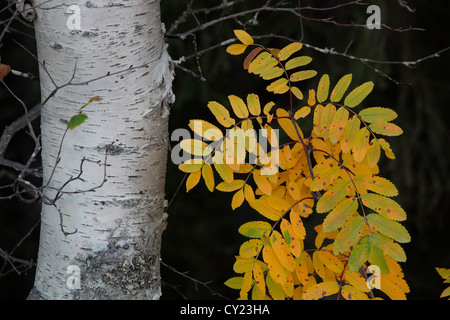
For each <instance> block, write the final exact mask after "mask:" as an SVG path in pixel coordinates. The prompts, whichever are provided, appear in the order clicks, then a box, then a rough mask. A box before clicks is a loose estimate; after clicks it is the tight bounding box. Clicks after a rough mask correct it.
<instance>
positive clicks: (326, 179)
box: [310, 164, 341, 191]
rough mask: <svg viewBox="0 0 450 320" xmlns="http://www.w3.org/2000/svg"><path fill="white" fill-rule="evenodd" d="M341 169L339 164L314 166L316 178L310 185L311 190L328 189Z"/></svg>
mask: <svg viewBox="0 0 450 320" xmlns="http://www.w3.org/2000/svg"><path fill="white" fill-rule="evenodd" d="M340 169H341V168H340V167H339V166H337V165H331V166H330V165H328V164H326V165H321V164H317V165H316V166H315V167H314V168H313V173H314V180H313V181H312V182H311V185H310V189H311V191H319V190H324V189H328V186H329V185H330V184H331V183H333V182H334V180H335V179H336V178H337V177H338V176H339V174H340Z"/></svg>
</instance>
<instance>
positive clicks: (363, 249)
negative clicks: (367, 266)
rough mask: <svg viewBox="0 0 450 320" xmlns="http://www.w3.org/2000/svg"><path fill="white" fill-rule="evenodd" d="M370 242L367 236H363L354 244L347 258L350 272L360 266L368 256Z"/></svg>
mask: <svg viewBox="0 0 450 320" xmlns="http://www.w3.org/2000/svg"><path fill="white" fill-rule="evenodd" d="M371 247H372V242H371V240H370V238H369V237H368V236H366V237H363V238H362V239H361V240H360V241H359V242H358V244H356V245H355V246H354V248H353V250H352V252H351V254H350V258H349V259H348V268H349V270H350V272H355V271H357V270H359V268H361V266H362V265H363V263H365V262H366V261H367V260H368V259H369V257H370V250H371Z"/></svg>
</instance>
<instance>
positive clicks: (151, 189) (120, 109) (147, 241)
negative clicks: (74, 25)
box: [29, 0, 174, 299]
mask: <svg viewBox="0 0 450 320" xmlns="http://www.w3.org/2000/svg"><path fill="white" fill-rule="evenodd" d="M73 4H76V5H78V6H79V8H80V13H81V19H80V27H81V30H70V29H69V28H67V26H66V21H67V19H68V17H69V15H70V14H68V13H67V12H66V10H67V8H68V6H69V5H73ZM33 6H34V8H35V12H36V20H35V29H36V40H37V46H38V48H37V49H38V59H39V62H40V63H41V66H40V79H41V95H42V101H43V105H42V115H41V131H42V161H43V179H44V185H45V184H47V183H48V187H47V188H46V189H45V190H44V196H45V198H48V199H52V198H54V196H55V194H56V192H57V191H58V190H60V189H61V187H62V186H63V185H64V184H65V182H67V181H68V179H70V178H71V177H74V176H77V175H78V174H79V172H80V163H82V161H83V159H89V162H85V163H83V167H82V169H83V175H82V178H83V179H82V180H81V179H77V180H74V181H72V182H70V183H69V184H67V185H65V186H64V189H63V191H66V192H72V193H64V194H63V195H62V197H61V198H60V199H58V200H57V201H56V203H55V206H53V205H46V204H43V206H42V213H41V235H40V246H39V255H38V262H37V270H36V278H35V284H34V287H33V289H32V291H31V293H30V295H29V299H158V298H159V297H160V295H161V289H160V270H159V260H160V259H159V257H160V247H161V234H162V232H163V230H164V228H165V223H166V222H165V221H166V218H167V216H166V214H165V213H164V208H163V203H164V185H165V173H166V162H167V152H168V143H169V140H168V110H169V106H170V104H171V103H173V100H174V96H173V94H172V91H171V86H172V79H173V70H172V68H171V63H170V58H169V56H168V54H167V51H166V45H165V44H164V38H163V26H162V24H161V20H160V3H159V0H158V1H144V0H133V1H126V0H114V1H110V0H99V1H95V3H93V2H90V1H80V0H79V1H71V2H70V3H66V2H65V1H64V0H55V1H47V0H36V1H33ZM55 84H56V87H55ZM55 89H56V90H55ZM94 96H100V97H101V98H102V100H101V101H98V102H94V103H91V104H89V105H88V106H87V107H86V108H84V109H83V113H85V114H86V115H87V116H88V119H87V120H86V122H85V123H83V124H82V125H80V126H79V127H76V128H75V129H74V130H69V131H68V132H67V133H66V135H65V138H64V141H63V143H62V144H61V141H62V137H63V134H64V131H65V129H66V123H67V121H68V120H69V119H70V118H71V116H73V115H75V114H76V113H77V110H78V109H79V108H80V107H81V106H83V105H84V104H85V103H86V102H87V101H88V100H89V99H90V98H92V97H94ZM48 97H50V98H49V99H48ZM47 99H48V100H47ZM44 102H45V103H44ZM59 148H61V153H60V160H59V162H58V163H57V166H56V170H54V166H55V164H56V162H57V155H58V151H59ZM105 152H107V164H106V165H107V167H106V175H107V176H106V178H107V181H106V182H105V183H104V184H103V185H102V187H101V188H98V189H95V192H79V191H82V190H89V189H92V188H94V187H95V186H97V185H99V184H100V183H101V182H102V181H103V178H104V176H103V175H104V163H103V162H104V159H105ZM96 162H98V163H96ZM53 171H54V173H53V174H52V172H53ZM61 222H62V225H63V228H64V230H66V231H67V232H68V233H72V232H73V233H72V234H67V235H65V234H64V233H63V232H62V231H61V227H60V223H61ZM70 265H75V266H77V267H79V268H80V275H81V279H80V284H81V288H80V289H71V288H69V287H70V286H68V285H67V280H68V277H69V276H70V275H71V274H70V273H67V268H68V267H69V266H70Z"/></svg>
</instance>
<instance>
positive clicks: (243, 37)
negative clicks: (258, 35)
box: [233, 29, 253, 46]
mask: <svg viewBox="0 0 450 320" xmlns="http://www.w3.org/2000/svg"><path fill="white" fill-rule="evenodd" d="M233 32H234V34H235V36H236V37H237V38H238V39H239V41H241V42H242V43H243V44H245V45H246V46H249V45H251V44H253V38H252V37H251V36H250V35H249V34H248V33H247V32H246V31H244V30H238V29H235V30H233Z"/></svg>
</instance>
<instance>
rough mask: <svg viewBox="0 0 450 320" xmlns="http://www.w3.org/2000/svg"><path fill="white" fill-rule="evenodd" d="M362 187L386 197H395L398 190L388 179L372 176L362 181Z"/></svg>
mask: <svg viewBox="0 0 450 320" xmlns="http://www.w3.org/2000/svg"><path fill="white" fill-rule="evenodd" d="M362 183H363V184H364V186H365V187H366V188H367V189H368V190H371V191H373V192H376V193H378V194H380V195H383V196H386V197H395V196H397V195H398V190H397V188H396V187H395V185H394V184H393V183H392V182H391V181H389V180H388V179H385V178H382V177H378V176H374V177H366V178H364V179H363V180H362Z"/></svg>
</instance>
